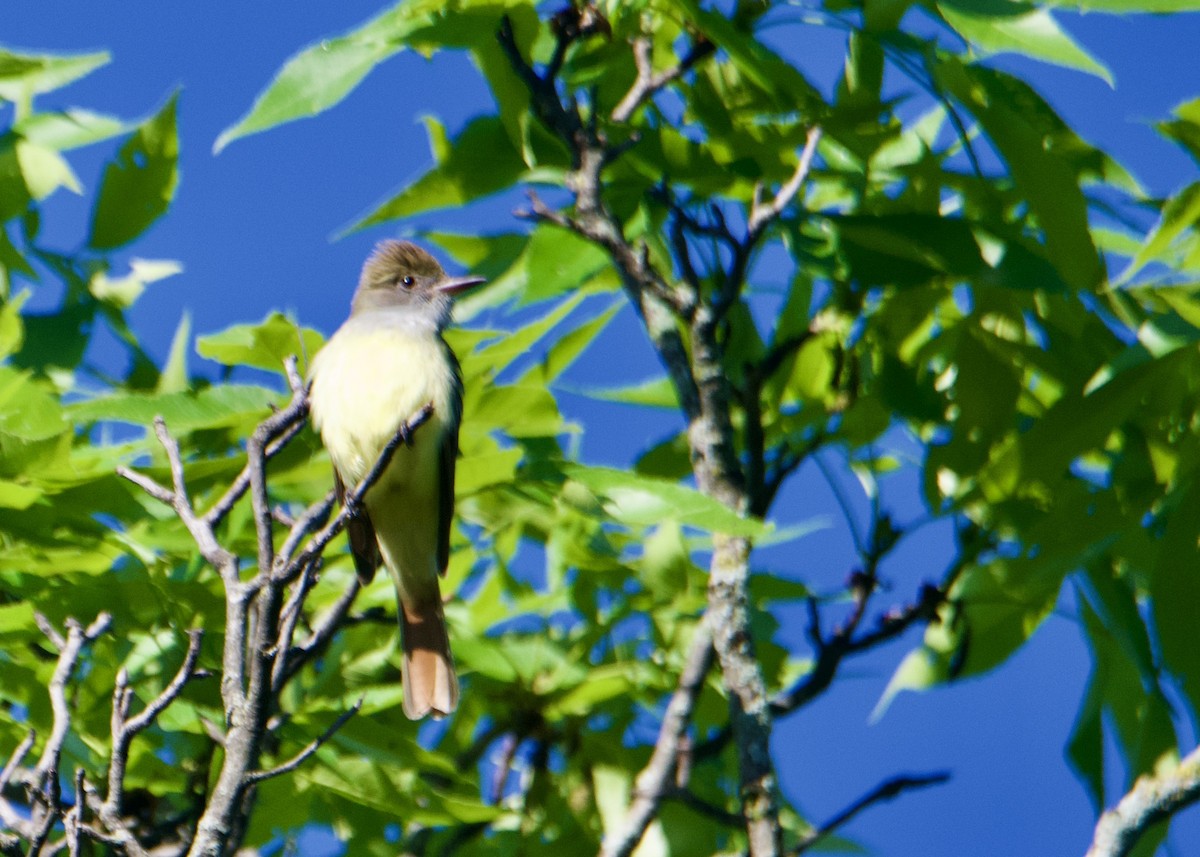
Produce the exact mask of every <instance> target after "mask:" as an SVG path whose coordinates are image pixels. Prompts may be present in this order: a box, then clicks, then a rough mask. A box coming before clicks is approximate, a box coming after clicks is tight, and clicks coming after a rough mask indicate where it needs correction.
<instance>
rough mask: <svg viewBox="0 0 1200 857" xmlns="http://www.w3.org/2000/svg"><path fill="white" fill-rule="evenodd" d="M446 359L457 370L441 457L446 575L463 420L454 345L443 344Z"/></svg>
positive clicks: (441, 565)
mask: <svg viewBox="0 0 1200 857" xmlns="http://www.w3.org/2000/svg"><path fill="white" fill-rule="evenodd" d="M442 348H444V349H445V351H446V359H447V360H448V361H449V362H450V366H451V369H452V370H453V372H454V385H453V387H452V389H451V391H450V413H449V414H447V417H448V419H447V420H446V422H445V423H444V426H445V427H444V428H443V429H442V447H441V449H440V450H439V452H440V454H439V456H438V540H437V564H438V566H437V567H438V572H439V573H441V574H442V575H445V574H446V565H447V564H448V563H449V562H450V528H451V525H452V524H453V522H454V469H455V467H456V465H457V464H458V426H459V424H460V423H461V422H462V408H463V404H462V397H463V387H462V372H461V370H460V369H459V367H458V360H457V359H456V358H455V356H454V352H453V351H451V350H450V346H449V345H446V343H445V342H443V343H442Z"/></svg>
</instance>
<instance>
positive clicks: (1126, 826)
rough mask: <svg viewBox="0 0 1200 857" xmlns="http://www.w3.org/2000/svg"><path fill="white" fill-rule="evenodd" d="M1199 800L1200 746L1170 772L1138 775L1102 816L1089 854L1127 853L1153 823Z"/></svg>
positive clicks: (1114, 856) (1116, 856)
mask: <svg viewBox="0 0 1200 857" xmlns="http://www.w3.org/2000/svg"><path fill="white" fill-rule="evenodd" d="M1197 801H1200V748H1197V749H1195V750H1193V751H1192V752H1191V753H1189V754H1188V755H1187V756H1185V757H1184V758H1183V759H1181V760H1180V762H1179V765H1178V766H1177V767H1176V768H1175V769H1174V770H1173V771H1170V772H1168V773H1164V774H1153V775H1152V774H1147V775H1145V776H1142V777H1139V778H1138V780H1137V782H1136V783H1134V784H1133V788H1131V789H1130V790H1129V791H1128V792H1127V793H1126V794H1125V796H1124V797H1122V798H1121V800H1120V801H1118V802H1117V805H1116V806H1114V807H1113V808H1112V809H1110V810H1108V811H1107V812H1105V813H1104V814H1103V815H1101V816H1100V820H1099V821H1098V822H1097V823H1096V829H1095V831H1094V833H1093V836H1092V844H1091V847H1089V848H1088V851H1087V857H1125V855H1127V854H1129V853H1131V852H1132V851H1133V849H1134V847H1135V846H1136V845H1137V843H1138V841H1139V840H1140V839H1141V838H1142V834H1144V833H1145V832H1146V831H1147V830H1148V829H1149V828H1150V827H1151V826H1153V825H1154V824H1155V823H1157V822H1159V821H1162V820H1163V819H1165V818H1170V817H1171V816H1172V815H1174V814H1175V813H1177V812H1179V811H1180V810H1181V809H1184V808H1186V807H1188V806H1191V805H1192V804H1194V803H1196V802H1197Z"/></svg>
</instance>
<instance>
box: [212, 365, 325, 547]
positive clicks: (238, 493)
mask: <svg viewBox="0 0 1200 857" xmlns="http://www.w3.org/2000/svg"><path fill="white" fill-rule="evenodd" d="M283 368H284V372H285V374H286V375H287V379H288V386H289V387H290V388H291V391H292V399H291V401H290V402H288V404H287V407H285V408H284V409H283V410H281V411H278V412H277V413H276V414H275V416H274V417H273V419H274V420H275V423H274V425H275V427H276V434H275V436H274V437H272V438H271V442H270V443H269V444H268V445H267V446H266V448H265V457H266V459H267V460H268V461H269V460H270V459H272V458H274V457H275V455H276V454H278V453H279V452H280V451H281V450H282V449H283V448H284V447H285V446H287V444H288V442H289V441H290V440H291V439H292V438H293V437H295V436H296V434H297V433H298V432H299V431H300V430H301V429H303V428H304V419H305V417H307V416H308V390H307V387H306V386H305V384H304V379H303V378H301V377H300V371H299V368H298V366H297V362H296V358H295V357H294V356H289V357H287V358H286V359H285V360H284V361H283ZM249 488H250V462H249V458H247V461H246V466H245V467H243V468H242V471H241V473H239V474H238V475H237V478H235V479H234V480H233V482H232V483H231V484H230V486H229V488H227V489H226V491H225V493H224V494H223V495H221V498H220V499H219V500H218V501H217V502H216V503H214V504H213V506H212V508H210V509H209V510H208V511H207V512H205V513H204V516H203V519H204V522H205V523H206V524H207V525H208V526H209V527H216V526H217V525H218V524H220V523H221V521H223V520H224V519H225V516H226V515H228V514H229V512H230V511H231V510H232V509H233V507H234V505H235V504H236V503H237V501H238V500H240V499H241V498H242V497H243V496H244V495H245V493H246V491H247V490H248V489H249Z"/></svg>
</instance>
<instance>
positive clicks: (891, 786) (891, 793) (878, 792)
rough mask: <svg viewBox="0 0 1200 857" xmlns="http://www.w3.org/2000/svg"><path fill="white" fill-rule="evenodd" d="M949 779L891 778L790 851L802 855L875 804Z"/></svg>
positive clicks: (944, 774) (936, 775)
mask: <svg viewBox="0 0 1200 857" xmlns="http://www.w3.org/2000/svg"><path fill="white" fill-rule="evenodd" d="M949 779H950V774H949V772H947V771H938V772H936V773H932V774H921V775H918V776H901V777H893V778H892V779H890V780H887V781H885V782H882V783H880V784H879V785H878V786H876V787H875V788H874V789H872V790H871V791H870V792H868V793H867V794H865V795H863V796H862V797H861V798H859V799H858V800H856V801H855V802H854V803H852V804H850V806H848V807H846V809H844V810H842V811H841V812H839V813H838V814H837V815H835V816H834V817H833V818H831V819H830V820H829V821H827V822H825V824H823V825H821V826H820V827H819V828H817V829H816V830H814V831H812V832H811V833H809V834H808V835H807V836H805V837H804V839H802V840H801V841H800V844H799V845H797V846H796V848H795V849H794V850H793V851H792V853H793V854H803V853H804V852H805V851H807V850H808V849H810V848H812V847H813V846H814V845H816V844H817V843H818V842H820V841H821V840H822V839H824V838H825V837H826V836H829V835H830V834H831V833H833V832H834V831H836V830H838V829H839V828H841V827H843V826H845V825H846V823H847V822H849V821H850V820H851V819H852V818H854V817H855V816H856V815H858V814H859V813H860V812H862V811H863V810H865V809H868V808H869V807H872V806H874V805H875V804H877V803H883V802H884V801H889V800H891V799H892V798H895V797H898V796H900V795H901V794H903V793H904V792H910V791H915V790H917V789H924V788H928V787H930V786H937V785H941V784H942V783H944V782H946V781H948V780H949Z"/></svg>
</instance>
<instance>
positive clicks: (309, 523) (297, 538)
mask: <svg viewBox="0 0 1200 857" xmlns="http://www.w3.org/2000/svg"><path fill="white" fill-rule="evenodd" d="M335 502H337V492H336V491H333V490H330V491H329V493H328V494H326V495H325V496H324V497H323V498H322V499H321V500H320V501H319V502H317V503H313V504H312V505H311V506H309V507H308V508H307V509H305V510H304V513H303V514H302V515H301V516H300V517H299V518H297V519H296V520H294V521H292V522H291V523H290V524H289V525H288V526H289V527H290V528H291V529H290V530H289V531H288V535H287V538H286V539H284V540H283V544H282V545H280V547H279V557H280V559H281V560H282V561H285V562H286V561H288V560H290V559H291V558H292V554H294V553H295V552H296V549H297V548H299V547H300V542H301V540H302V539H303V538H304V537H305V536H307V535H308V534H309V533H311V532H312V531H313V530H314V529H316V528H317V526H318V525H319V524H321V523H323V522H325V521H326V520H327V519H328V518H329V513H330V512H331V511H333V504H334V503H335Z"/></svg>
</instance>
